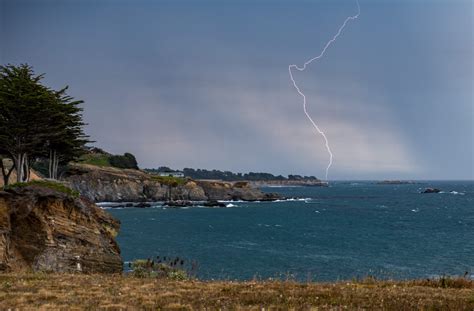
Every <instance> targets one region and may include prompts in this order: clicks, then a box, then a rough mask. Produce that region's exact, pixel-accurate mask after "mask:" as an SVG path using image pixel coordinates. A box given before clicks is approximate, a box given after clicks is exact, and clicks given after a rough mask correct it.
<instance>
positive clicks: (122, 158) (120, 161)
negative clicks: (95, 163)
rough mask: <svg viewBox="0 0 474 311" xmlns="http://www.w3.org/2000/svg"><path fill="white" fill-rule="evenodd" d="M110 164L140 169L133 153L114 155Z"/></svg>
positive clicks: (110, 159)
mask: <svg viewBox="0 0 474 311" xmlns="http://www.w3.org/2000/svg"><path fill="white" fill-rule="evenodd" d="M109 162H110V165H112V166H114V167H118V168H130V169H135V170H137V169H138V163H137V159H135V156H134V155H133V154H131V153H128V152H126V153H124V155H113V156H110V158H109Z"/></svg>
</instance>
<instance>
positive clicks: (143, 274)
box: [130, 257, 190, 281]
mask: <svg viewBox="0 0 474 311" xmlns="http://www.w3.org/2000/svg"><path fill="white" fill-rule="evenodd" d="M157 258H159V257H157ZM164 258H165V259H166V257H164ZM130 267H131V268H132V271H131V275H132V276H134V277H137V278H161V279H170V280H175V281H184V280H188V279H189V278H190V277H189V275H188V273H187V272H186V270H185V268H184V260H182V259H179V258H178V257H176V258H175V259H171V258H169V259H168V260H158V259H157V261H156V262H155V261H154V260H150V259H147V260H145V259H137V260H134V261H133V262H132V263H131V265H130Z"/></svg>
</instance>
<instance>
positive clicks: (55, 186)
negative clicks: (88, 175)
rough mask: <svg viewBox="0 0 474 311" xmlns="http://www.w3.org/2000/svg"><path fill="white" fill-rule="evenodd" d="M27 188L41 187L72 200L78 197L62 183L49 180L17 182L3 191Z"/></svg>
mask: <svg viewBox="0 0 474 311" xmlns="http://www.w3.org/2000/svg"><path fill="white" fill-rule="evenodd" d="M28 186H37V187H42V188H48V189H51V190H54V191H57V192H61V193H64V194H67V195H69V196H71V197H73V198H78V197H79V195H80V194H79V192H78V191H76V190H73V189H71V188H69V187H67V186H65V185H64V184H62V183H59V182H55V181H51V180H32V181H29V182H19V183H14V184H10V185H8V186H5V190H8V189H17V188H25V187H28Z"/></svg>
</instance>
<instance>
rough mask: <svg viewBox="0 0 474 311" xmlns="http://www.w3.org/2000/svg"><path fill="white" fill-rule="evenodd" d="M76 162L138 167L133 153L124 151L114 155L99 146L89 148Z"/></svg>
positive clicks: (129, 167)
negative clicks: (121, 153)
mask: <svg viewBox="0 0 474 311" xmlns="http://www.w3.org/2000/svg"><path fill="white" fill-rule="evenodd" d="M78 162H79V163H84V164H90V165H95V166H101V167H107V166H110V167H116V168H125V169H127V168H128V169H135V170H136V169H138V163H137V160H136V158H135V156H134V155H133V154H131V153H128V152H126V153H124V154H123V155H114V154H110V153H107V152H105V151H103V150H101V149H99V148H92V149H90V150H89V152H87V153H86V154H84V155H82V156H81V157H80V158H79V160H78Z"/></svg>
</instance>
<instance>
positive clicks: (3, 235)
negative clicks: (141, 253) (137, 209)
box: [0, 186, 122, 273]
mask: <svg viewBox="0 0 474 311" xmlns="http://www.w3.org/2000/svg"><path fill="white" fill-rule="evenodd" d="M119 227H120V223H119V222H118V221H117V220H115V219H114V218H113V217H112V216H110V215H109V214H108V213H106V212H105V211H103V210H101V209H100V208H98V207H97V206H96V205H95V204H94V203H92V202H89V201H87V200H84V199H79V198H76V199H75V198H72V197H70V196H68V195H66V194H63V193H61V192H58V191H55V190H52V189H48V188H43V187H40V186H28V187H21V188H16V189H12V190H7V191H0V271H25V270H26V271H28V270H33V271H54V272H100V273H103V272H105V273H117V272H121V271H122V260H121V257H120V249H119V247H118V245H117V243H116V242H115V239H114V237H115V235H116V234H117V232H118V230H119Z"/></svg>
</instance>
